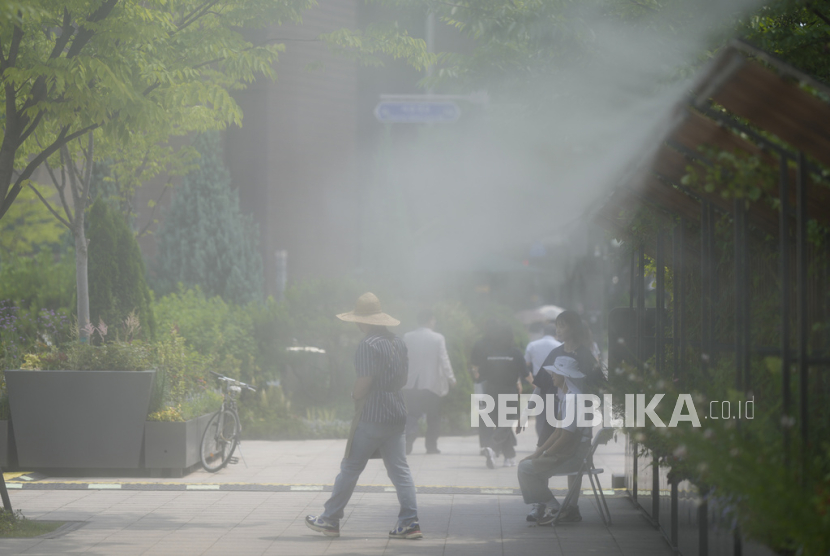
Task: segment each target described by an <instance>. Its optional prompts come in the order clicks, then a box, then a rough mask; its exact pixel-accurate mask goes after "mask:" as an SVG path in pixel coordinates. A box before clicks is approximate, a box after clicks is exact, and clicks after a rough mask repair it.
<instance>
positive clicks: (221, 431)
mask: <svg viewBox="0 0 830 556" xmlns="http://www.w3.org/2000/svg"><path fill="white" fill-rule="evenodd" d="M238 441H239V418H238V417H237V416H236V414H235V413H234V412H232V411H228V410H227V409H226V410H224V411H217V412H216V414H215V415H214V416H213V417H212V418H211V420H210V422H209V423H208V426H207V428H206V429H205V433H204V434H203V435H202V467H204V468H205V471H209V472H210V473H215V472H217V471H219V470H220V469H222V468H223V467H225V466H226V465H228V462H229V461H230V459H231V456H232V455H233V452H234V450H235V449H236V444H237V442H238Z"/></svg>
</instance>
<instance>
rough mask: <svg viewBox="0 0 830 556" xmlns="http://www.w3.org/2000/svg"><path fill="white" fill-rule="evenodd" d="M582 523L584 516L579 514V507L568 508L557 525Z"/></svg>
mask: <svg viewBox="0 0 830 556" xmlns="http://www.w3.org/2000/svg"><path fill="white" fill-rule="evenodd" d="M580 521H582V514H580V513H579V506H568V507H567V508H565V511H563V512H562V515H560V516H559V521H558V522H557V523H578V522H580Z"/></svg>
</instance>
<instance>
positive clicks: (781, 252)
mask: <svg viewBox="0 0 830 556" xmlns="http://www.w3.org/2000/svg"><path fill="white" fill-rule="evenodd" d="M788 181H789V167H788V166H787V159H786V158H785V157H783V156H782V157H781V162H780V172H779V182H778V198H779V201H780V202H779V208H778V226H779V230H778V264H779V274H780V281H781V396H782V398H783V400H782V407H781V413H782V418H783V419H789V417H790V413H791V401H790V227H789V213H790V194H789V187H788V185H789V184H788ZM782 433H783V437H784V439H783V440H784V465H785V466H786V467H789V465H790V427H789V426H787V425H786V424H784V426H783V427H782Z"/></svg>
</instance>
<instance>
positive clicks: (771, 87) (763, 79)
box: [595, 41, 830, 234]
mask: <svg viewBox="0 0 830 556" xmlns="http://www.w3.org/2000/svg"><path fill="white" fill-rule="evenodd" d="M762 62H763V64H762ZM810 89H811V90H812V91H810ZM819 97H824V98H825V99H830V88H828V87H827V86H826V85H824V84H822V83H819V82H817V81H816V80H814V79H812V78H811V77H809V76H807V75H805V74H803V73H801V72H799V71H798V70H796V69H795V68H792V67H791V66H789V65H787V64H785V63H783V62H781V61H779V60H777V59H775V58H774V57H772V56H770V55H769V54H767V53H765V52H762V51H760V50H757V49H755V48H754V47H752V46H750V45H747V44H745V43H742V42H740V41H736V42H734V43H732V44H731V45H730V46H728V47H727V48H725V49H724V50H723V51H722V52H721V53H720V54H719V55H718V56H717V57H716V58H715V59H714V60H713V61H712V62H711V63H710V64H709V66H708V67H707V68H706V69H705V70H704V71H703V72H702V74H701V75H700V77H699V78H698V79H697V81H696V82H695V84H694V86H693V88H692V92H691V94H690V96H689V97H688V98H686V99H685V100H684V101H683V102H682V103H680V104H679V105H678V106H676V108H675V111H674V115H675V118H674V124H673V125H672V126H671V128H670V130H669V131H668V133H667V134H666V136H665V137H663V138H662V140H661V141H660V144H659V145H658V146H657V148H656V150H654V151H652V152H650V153H649V155H648V159H647V160H641V161H637V167H638V169H637V170H636V171H634V172H633V173H632V174H631V175H629V176H628V177H626V178H625V179H624V180H623V181H621V182H620V183H619V184H618V185H617V187H615V188H614V189H613V190H612V192H611V193H610V196H609V197H608V198H607V199H606V200H605V203H603V204H602V205H601V208H599V210H598V211H597V212H596V214H595V216H596V219H597V221H598V222H599V223H600V224H601V225H603V226H604V227H607V228H610V229H611V230H612V231H615V232H624V230H625V228H626V227H627V225H628V224H629V223H630V218H633V215H634V213H635V211H636V208H638V207H639V206H642V204H643V203H645V204H649V205H652V206H655V207H657V208H659V209H661V210H662V211H664V212H667V213H669V214H672V215H677V216H683V217H685V218H686V219H688V220H690V221H693V222H694V221H696V220H699V219H700V212H701V211H700V202H701V201H707V202H710V203H712V204H713V205H714V206H716V207H718V208H720V209H722V210H725V211H731V210H732V208H733V203H732V201H731V200H727V199H724V198H723V197H722V196H721V194H720V192H718V191H714V192H712V193H706V192H702V191H698V190H696V191H694V192H693V191H690V190H688V189H687V188H685V187H684V186H683V185H682V184H681V179H682V177H683V176H684V175H685V174H687V173H688V172H687V168H688V167H689V166H693V167H698V168H699V169H701V170H702V169H703V167H704V166H706V165H707V164H710V162H709V161H707V160H706V155H705V154H704V150H705V149H702V148H701V147H710V148H715V149H718V150H723V151H729V152H735V151H738V150H739V151H743V152H746V153H748V154H751V155H757V156H759V157H760V159H761V160H762V161H763V162H765V163H766V164H769V165H770V166H771V167H772V168H774V170H775V172H776V175H778V172H780V168H781V162H780V160H781V156H785V157H789V158H794V157H795V154H796V152H797V151H801V152H803V153H805V154H806V155H807V156H808V157H810V158H812V159H813V160H815V161H817V162H818V164H820V165H821V166H823V167H826V168H830V104H828V103H827V102H826V101H825V100H822V99H821V98H819ZM745 122H746V123H748V124H749V125H746V123H745ZM757 130H760V131H762V132H765V133H758V131H757ZM770 134H771V135H772V136H774V137H771V136H770ZM811 169H812V170H814V171H816V170H819V168H817V167H815V166H813V167H812V168H811ZM788 172H789V179H790V183H792V184H795V179H796V176H795V170H794V169H792V168H790V169H789V170H788ZM789 189H790V193H791V199H790V201H791V202H792V203H793V205H794V203H795V187H790V188H789ZM769 193H770V194H771V195H773V197H777V196H778V189H777V188H776V189H775V191H771V192H769ZM807 199H808V204H807V211H808V216H809V217H810V218H815V219H818V220H820V221H823V222H825V223H828V224H830V189H828V188H825V187H809V188H808V197H807ZM748 216H749V222H750V223H751V224H752V225H753V226H755V227H757V228H759V229H761V230H764V231H767V232H769V233H772V234H777V231H778V214H777V212H776V211H774V210H773V209H772V208H771V207H768V206H767V205H764V204H763V203H754V204H753V206H752V207H751V209H750V211H749V214H748Z"/></svg>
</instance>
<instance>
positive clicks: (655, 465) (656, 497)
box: [651, 456, 660, 525]
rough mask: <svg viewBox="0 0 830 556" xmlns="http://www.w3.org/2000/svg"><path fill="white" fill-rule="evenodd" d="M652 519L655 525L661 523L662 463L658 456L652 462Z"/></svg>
mask: <svg viewBox="0 0 830 556" xmlns="http://www.w3.org/2000/svg"><path fill="white" fill-rule="evenodd" d="M651 517H652V518H654V524H655V525H657V524H659V523H660V463H659V460H658V459H657V456H654V459H653V460H652V469H651Z"/></svg>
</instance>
